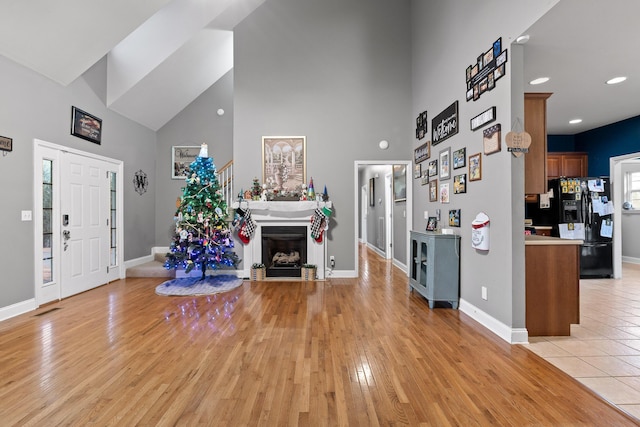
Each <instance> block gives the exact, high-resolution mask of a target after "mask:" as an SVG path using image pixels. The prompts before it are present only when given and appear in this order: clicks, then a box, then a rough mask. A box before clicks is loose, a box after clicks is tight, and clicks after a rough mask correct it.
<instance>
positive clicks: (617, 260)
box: [609, 153, 640, 279]
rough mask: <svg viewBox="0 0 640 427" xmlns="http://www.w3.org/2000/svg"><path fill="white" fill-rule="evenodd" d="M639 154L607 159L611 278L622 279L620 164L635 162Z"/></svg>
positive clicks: (621, 183)
mask: <svg viewBox="0 0 640 427" xmlns="http://www.w3.org/2000/svg"><path fill="white" fill-rule="evenodd" d="M638 157H640V153H633V154H625V155H623V156H616V157H610V158H609V181H610V184H611V197H612V199H613V278H614V279H620V278H622V202H623V196H624V194H623V191H624V189H623V187H624V184H623V181H622V164H623V163H624V162H625V161H626V160H635V159H637V158H638Z"/></svg>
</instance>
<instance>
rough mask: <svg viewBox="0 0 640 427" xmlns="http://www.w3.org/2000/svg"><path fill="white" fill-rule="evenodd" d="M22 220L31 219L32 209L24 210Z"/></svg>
mask: <svg viewBox="0 0 640 427" xmlns="http://www.w3.org/2000/svg"><path fill="white" fill-rule="evenodd" d="M22 220H23V221H31V211H22Z"/></svg>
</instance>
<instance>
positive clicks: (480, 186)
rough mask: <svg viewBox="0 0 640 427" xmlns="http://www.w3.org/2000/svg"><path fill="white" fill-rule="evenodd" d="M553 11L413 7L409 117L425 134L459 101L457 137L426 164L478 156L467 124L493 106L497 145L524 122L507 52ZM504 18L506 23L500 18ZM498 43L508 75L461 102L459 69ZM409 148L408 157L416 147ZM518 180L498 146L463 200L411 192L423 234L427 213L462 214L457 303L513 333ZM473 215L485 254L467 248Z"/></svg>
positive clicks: (448, 4)
mask: <svg viewBox="0 0 640 427" xmlns="http://www.w3.org/2000/svg"><path fill="white" fill-rule="evenodd" d="M555 3H556V2H555V1H545V2H527V1H524V0H519V1H506V0H501V1H492V2H485V3H483V6H482V7H481V8H480V7H472V6H471V7H470V5H469V2H466V1H462V0H457V1H450V0H449V1H431V2H423V1H413V2H412V13H411V16H412V18H413V20H412V29H413V39H412V46H413V54H412V59H413V69H412V89H413V94H414V96H413V104H412V117H416V116H417V115H418V114H419V113H420V112H422V111H424V110H427V111H428V120H429V129H428V130H429V132H431V119H432V118H433V117H434V116H436V115H437V114H439V113H440V112H441V111H442V110H443V109H444V108H446V107H447V106H449V105H450V104H451V103H452V102H454V101H455V100H458V101H459V118H460V121H459V129H460V131H459V133H458V134H457V135H455V136H453V137H452V138H450V139H448V140H446V141H444V142H442V143H440V144H438V145H436V146H434V147H432V151H431V156H432V158H433V156H437V155H438V153H439V152H440V151H441V150H443V149H446V148H448V147H449V148H451V150H452V151H453V150H456V149H458V148H461V147H466V149H467V155H469V154H474V153H478V152H482V132H481V131H480V130H478V131H475V132H472V131H471V130H470V126H469V120H470V119H471V118H472V117H474V116H476V115H477V114H479V113H481V112H482V111H484V110H486V109H488V108H490V107H492V106H496V107H497V121H496V122H495V123H500V124H502V138H503V140H504V136H505V134H506V133H507V132H508V131H509V130H510V129H511V124H512V122H513V121H514V120H515V118H516V117H518V116H519V117H520V120H521V122H522V121H523V120H522V116H520V114H521V106H520V105H518V104H519V103H518V102H516V103H514V105H513V113H512V79H513V77H514V76H516V77H518V74H519V70H518V66H519V65H518V64H519V63H520V61H518V60H516V61H513V58H512V55H511V54H512V51H511V46H510V44H511V41H512V40H514V39H515V37H517V36H518V35H520V34H522V32H524V31H525V30H526V29H527V28H528V27H529V26H530V25H531V24H532V23H533V22H535V21H536V20H537V19H538V18H539V17H540V16H541V15H542V14H543V13H544V12H546V11H547V10H548V9H549V8H550V7H551V6H552V5H553V4H555ZM507 16H508V17H509V19H500V18H498V17H507ZM454 22H455V23H456V25H452V23H454ZM499 37H502V43H503V46H504V47H505V48H508V49H509V50H510V51H509V62H508V64H507V74H506V76H505V77H503V78H502V79H501V80H499V81H497V82H496V87H495V89H494V90H492V91H490V92H486V93H484V94H482V96H481V97H480V99H479V100H478V101H476V102H474V101H470V102H467V101H466V97H465V93H466V86H465V78H464V76H465V69H466V68H467V66H469V65H471V64H472V63H474V62H475V60H476V58H477V57H478V55H480V54H481V53H482V52H485V51H487V50H488V49H489V48H490V47H491V46H492V43H493V41H495V40H496V39H497V38H499ZM520 74H521V73H520ZM513 84H514V87H515V88H516V90H519V92H517V91H516V92H514V93H513V98H514V99H515V100H518V99H521V98H522V84H521V82H518V81H517V79H516V81H515V82H513ZM512 114H513V115H512ZM414 141H415V143H414V144H413V146H412V149H413V148H416V147H417V146H418V145H419V143H418V141H417V140H415V139H414ZM422 142H423V141H420V143H422ZM523 175H524V161H523V158H520V159H517V158H515V157H513V156H512V155H511V154H510V153H508V152H507V151H506V147H505V146H504V142H503V147H502V151H501V152H499V153H495V154H492V155H489V156H485V155H484V154H483V156H482V179H481V180H480V181H473V182H468V183H467V193H466V194H458V195H454V194H452V195H451V200H450V203H449V204H440V203H430V202H428V194H427V191H428V189H427V187H426V186H415V187H414V190H413V196H414V212H413V217H414V228H415V229H419V230H423V229H424V228H425V221H424V219H423V211H425V210H427V211H429V212H434V211H435V209H437V208H440V209H442V219H443V220H444V219H445V217H446V213H448V210H449V209H461V228H460V229H457V230H456V233H459V234H460V235H461V255H460V262H461V268H460V273H461V274H460V281H461V298H462V299H464V300H465V301H466V302H468V303H470V304H471V305H473V306H475V307H477V308H479V309H480V310H482V311H483V312H484V313H486V314H488V315H490V316H491V317H493V318H494V319H496V320H498V321H500V322H501V323H503V324H504V325H506V326H508V327H511V328H524V324H525V313H524V237H523V234H524V233H523V230H522V227H523V221H524V212H523V210H524V207H523V200H524V180H523ZM449 182H452V181H449ZM451 185H452V184H451ZM479 212H485V213H486V214H487V215H488V216H489V218H490V219H491V229H490V230H491V231H490V236H491V248H490V250H489V251H488V252H480V251H476V250H474V249H473V248H472V247H471V242H470V236H471V222H472V221H473V219H474V218H475V216H476V215H477V214H478V213H479ZM482 286H485V287H487V289H488V300H486V301H485V300H482V298H481V287H482Z"/></svg>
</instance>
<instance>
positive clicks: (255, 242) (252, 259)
mask: <svg viewBox="0 0 640 427" xmlns="http://www.w3.org/2000/svg"><path fill="white" fill-rule="evenodd" d="M239 206H240V207H241V208H242V209H246V208H249V210H250V211H251V218H252V219H253V220H254V221H255V223H256V230H255V232H254V233H253V236H252V237H251V240H250V241H249V243H247V244H244V245H243V244H242V242H239V241H238V242H237V244H236V248H237V247H238V246H244V256H243V257H242V260H243V268H244V271H243V274H244V277H249V272H250V269H251V265H252V264H253V263H257V262H258V263H259V262H262V227H264V226H303V227H306V228H307V264H315V265H316V266H317V267H318V270H317V275H318V279H324V278H325V274H326V242H325V239H322V242H321V243H318V242H316V241H315V240H314V239H313V238H311V217H312V215H313V213H314V212H315V210H316V209H317V208H323V207H325V206H326V207H328V208H332V206H333V205H332V202H331V201H327V202H318V201H291V202H281V201H270V202H263V201H254V200H243V201H241V202H237V201H236V202H234V203H233V204H232V208H233V209H237V208H238V207H239ZM325 237H326V236H325Z"/></svg>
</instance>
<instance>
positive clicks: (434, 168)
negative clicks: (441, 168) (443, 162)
mask: <svg viewBox="0 0 640 427" xmlns="http://www.w3.org/2000/svg"><path fill="white" fill-rule="evenodd" d="M436 175H438V159H435V160H431V161H430V162H429V177H432V176H436Z"/></svg>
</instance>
